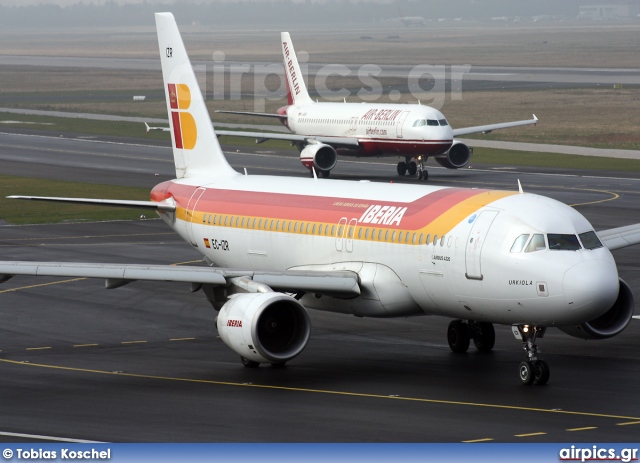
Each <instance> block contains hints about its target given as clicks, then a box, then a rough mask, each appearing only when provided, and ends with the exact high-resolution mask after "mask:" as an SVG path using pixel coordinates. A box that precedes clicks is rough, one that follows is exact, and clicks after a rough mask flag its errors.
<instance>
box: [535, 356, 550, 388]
mask: <svg viewBox="0 0 640 463" xmlns="http://www.w3.org/2000/svg"><path fill="white" fill-rule="evenodd" d="M533 369H534V376H535V380H534V381H535V383H536V384H540V385H544V384H547V382H548V381H549V376H550V375H551V371H550V370H549V365H548V364H547V362H545V361H544V360H536V361H535V362H533Z"/></svg>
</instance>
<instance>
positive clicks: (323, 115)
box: [286, 103, 453, 156]
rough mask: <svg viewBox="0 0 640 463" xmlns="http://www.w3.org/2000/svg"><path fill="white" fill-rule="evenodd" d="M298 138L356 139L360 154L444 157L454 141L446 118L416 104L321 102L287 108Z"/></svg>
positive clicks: (289, 121) (293, 129) (290, 127)
mask: <svg viewBox="0 0 640 463" xmlns="http://www.w3.org/2000/svg"><path fill="white" fill-rule="evenodd" d="M286 114H287V125H288V127H289V129H290V130H291V131H292V132H293V133H295V134H297V135H305V136H310V137H312V136H322V137H336V138H353V139H356V140H358V141H359V142H360V146H361V148H360V150H359V153H358V154H359V155H395V156H398V155H406V156H413V155H429V156H431V155H433V156H436V155H440V154H443V153H446V152H447V150H448V149H449V148H450V147H451V144H452V142H453V132H452V129H451V126H449V124H448V122H447V121H446V119H445V117H444V115H443V114H442V113H441V112H440V111H438V110H436V109H433V108H431V107H429V106H422V105H416V104H369V103H362V104H361V103H321V104H305V105H299V104H298V105H297V104H294V105H291V106H288V107H287V108H286Z"/></svg>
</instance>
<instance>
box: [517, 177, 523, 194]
mask: <svg viewBox="0 0 640 463" xmlns="http://www.w3.org/2000/svg"><path fill="white" fill-rule="evenodd" d="M518 191H519V192H520V194H522V193H524V191H522V185H521V184H520V179H518Z"/></svg>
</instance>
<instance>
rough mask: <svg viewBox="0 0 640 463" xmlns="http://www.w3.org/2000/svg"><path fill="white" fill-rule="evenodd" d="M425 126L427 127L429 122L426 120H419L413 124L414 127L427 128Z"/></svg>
mask: <svg viewBox="0 0 640 463" xmlns="http://www.w3.org/2000/svg"><path fill="white" fill-rule="evenodd" d="M425 125H427V120H426V119H418V120H417V121H415V122H414V123H413V126H414V127H422V126H425Z"/></svg>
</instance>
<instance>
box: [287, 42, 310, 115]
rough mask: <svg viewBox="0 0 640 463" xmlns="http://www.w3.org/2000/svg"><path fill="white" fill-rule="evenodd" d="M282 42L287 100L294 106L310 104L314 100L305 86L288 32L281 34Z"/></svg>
mask: <svg viewBox="0 0 640 463" xmlns="http://www.w3.org/2000/svg"><path fill="white" fill-rule="evenodd" d="M280 39H281V40H280V41H281V42H282V56H283V58H284V75H285V78H286V79H285V82H286V84H287V100H288V102H289V104H290V105H292V104H309V103H313V100H312V99H311V97H310V96H309V92H308V91H307V86H306V85H305V84H304V78H303V76H302V72H301V71H300V66H299V65H298V58H297V57H296V51H295V50H294V49H293V42H291V36H289V33H288V32H282V33H281V34H280Z"/></svg>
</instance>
